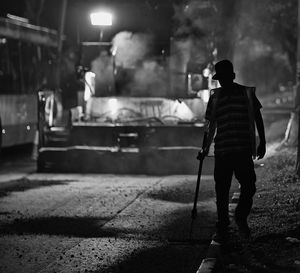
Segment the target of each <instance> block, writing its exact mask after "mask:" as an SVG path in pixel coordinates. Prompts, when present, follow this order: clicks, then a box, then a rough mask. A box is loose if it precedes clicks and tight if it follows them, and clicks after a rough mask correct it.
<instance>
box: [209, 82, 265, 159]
mask: <svg viewBox="0 0 300 273" xmlns="http://www.w3.org/2000/svg"><path fill="white" fill-rule="evenodd" d="M242 88H243V86H242V85H239V84H236V83H234V86H233V89H232V90H229V91H227V90H226V91H225V90H223V89H222V88H220V89H219V90H218V91H217V92H220V93H219V95H218V102H217V105H216V107H217V108H216V128H217V132H216V136H215V140H214V141H215V155H222V154H228V153H236V152H249V153H251V136H250V135H251V134H250V127H249V124H250V120H249V113H248V101H247V100H248V98H247V96H246V95H245V92H243V90H242ZM215 95H216V94H213V95H212V96H211V98H210V100H209V102H208V105H207V110H206V115H205V118H206V119H207V120H210V119H211V116H212V100H213V97H214V96H215ZM253 102H254V110H255V111H256V110H257V109H260V108H261V107H262V106H261V104H260V102H259V100H258V99H257V97H256V96H255V95H254V101H253Z"/></svg>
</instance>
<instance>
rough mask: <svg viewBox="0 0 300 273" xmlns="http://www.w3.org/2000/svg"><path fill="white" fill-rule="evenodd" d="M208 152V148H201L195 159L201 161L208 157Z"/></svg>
mask: <svg viewBox="0 0 300 273" xmlns="http://www.w3.org/2000/svg"><path fill="white" fill-rule="evenodd" d="M208 151H209V149H208V148H204V149H202V148H201V149H200V151H199V152H198V155H197V159H198V160H203V159H204V157H206V156H207V155H208Z"/></svg>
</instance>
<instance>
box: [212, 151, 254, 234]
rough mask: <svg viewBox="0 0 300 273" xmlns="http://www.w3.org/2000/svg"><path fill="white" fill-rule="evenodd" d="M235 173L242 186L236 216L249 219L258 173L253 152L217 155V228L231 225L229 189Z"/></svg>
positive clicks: (215, 171) (215, 175)
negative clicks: (256, 173)
mask: <svg viewBox="0 0 300 273" xmlns="http://www.w3.org/2000/svg"><path fill="white" fill-rule="evenodd" d="M233 173H234V175H235V177H236V179H237V180H238V182H239V184H240V186H241V188H240V198H239V203H238V205H237V208H236V211H235V217H237V218H238V219H240V220H246V219H247V217H248V215H249V213H250V210H251V207H252V203H253V199H252V198H253V196H254V194H255V191H256V187H255V181H256V175H255V171H254V164H253V160H252V156H251V154H249V153H235V154H228V155H220V156H219V155H216V156H215V170H214V178H215V190H216V197H217V214H218V222H217V228H220V229H222V228H226V227H227V226H228V225H229V215H228V205H229V190H230V186H231V180H232V175H233Z"/></svg>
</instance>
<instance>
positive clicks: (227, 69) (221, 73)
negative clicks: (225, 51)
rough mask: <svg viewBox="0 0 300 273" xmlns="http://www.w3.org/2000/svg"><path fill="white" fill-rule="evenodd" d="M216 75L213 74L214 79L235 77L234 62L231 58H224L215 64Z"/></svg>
mask: <svg viewBox="0 0 300 273" xmlns="http://www.w3.org/2000/svg"><path fill="white" fill-rule="evenodd" d="M215 71H216V73H215V75H213V77H212V78H213V79H214V80H219V79H225V78H229V77H234V76H235V74H234V71H233V64H232V62H231V61H229V60H222V61H220V62H217V63H216V64H215Z"/></svg>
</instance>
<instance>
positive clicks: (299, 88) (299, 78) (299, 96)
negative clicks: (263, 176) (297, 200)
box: [295, 0, 300, 176]
mask: <svg viewBox="0 0 300 273" xmlns="http://www.w3.org/2000/svg"><path fill="white" fill-rule="evenodd" d="M297 114H298V121H296V122H298V150H297V166H296V172H297V174H298V175H299V176H300V130H299V128H300V0H298V24H297V75H296V96H295V116H297Z"/></svg>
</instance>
